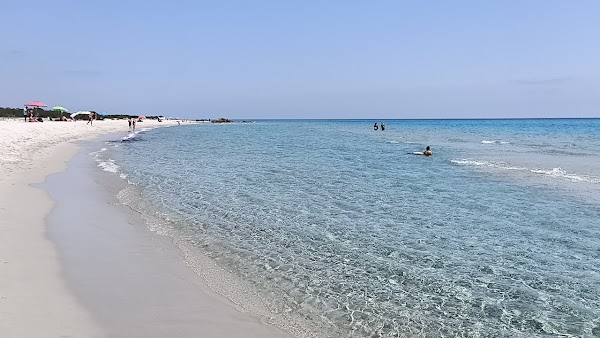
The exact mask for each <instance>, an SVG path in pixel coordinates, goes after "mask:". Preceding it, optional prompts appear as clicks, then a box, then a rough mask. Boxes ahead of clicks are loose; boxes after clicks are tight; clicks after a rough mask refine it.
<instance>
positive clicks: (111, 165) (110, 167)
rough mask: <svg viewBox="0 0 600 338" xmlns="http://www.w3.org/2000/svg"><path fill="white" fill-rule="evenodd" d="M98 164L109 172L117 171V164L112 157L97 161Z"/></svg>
mask: <svg viewBox="0 0 600 338" xmlns="http://www.w3.org/2000/svg"><path fill="white" fill-rule="evenodd" d="M98 166H99V167H100V168H102V170H104V171H108V172H111V173H118V172H119V166H118V165H117V164H115V161H114V160H112V159H108V161H99V162H98Z"/></svg>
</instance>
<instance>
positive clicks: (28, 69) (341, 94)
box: [0, 0, 600, 119]
mask: <svg viewBox="0 0 600 338" xmlns="http://www.w3.org/2000/svg"><path fill="white" fill-rule="evenodd" d="M0 14H1V15H0V32H2V33H1V36H2V37H1V38H0V106H11V107H20V106H22V105H23V103H25V102H26V101H29V100H40V101H43V102H45V103H47V104H48V105H50V106H54V105H63V106H65V107H67V108H69V109H70V110H72V111H74V110H84V109H86V110H87V109H91V110H96V111H107V112H115V113H130V114H138V113H144V114H166V115H170V116H188V117H193V118H200V117H220V116H224V117H230V118H374V119H376V118H444V117H459V118H461V117H600V1H597V0H589V1H586V0H577V1H566V0H560V1H558V0H557V1H552V0H538V1H527V0H521V1H516V0H515V1H510V0H506V1H480V0H477V1H460V0H457V1H416V0H415V1H333V0H330V1H325V0H324V1H308V0H305V1H295V0H282V1H251V0H247V1H177V0H174V1H152V0H150V1H128V0H119V1H113V0H105V1H80V0H77V1H67V0H55V1H46V0H44V1H42V0H39V1H27V0H3V1H1V2H0Z"/></svg>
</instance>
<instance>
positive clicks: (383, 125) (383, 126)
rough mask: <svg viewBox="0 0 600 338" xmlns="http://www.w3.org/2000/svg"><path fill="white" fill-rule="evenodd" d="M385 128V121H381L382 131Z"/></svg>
mask: <svg viewBox="0 0 600 338" xmlns="http://www.w3.org/2000/svg"><path fill="white" fill-rule="evenodd" d="M384 130H385V124H383V122H381V131H384Z"/></svg>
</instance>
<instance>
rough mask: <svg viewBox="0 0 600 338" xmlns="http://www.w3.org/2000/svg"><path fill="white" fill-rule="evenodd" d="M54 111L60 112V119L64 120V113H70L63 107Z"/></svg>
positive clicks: (55, 108)
mask: <svg viewBox="0 0 600 338" xmlns="http://www.w3.org/2000/svg"><path fill="white" fill-rule="evenodd" d="M52 110H54V111H58V112H60V118H61V119H62V114H63V113H68V112H69V110H68V109H67V108H65V107H63V106H56V107H52Z"/></svg>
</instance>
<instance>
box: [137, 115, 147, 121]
mask: <svg viewBox="0 0 600 338" xmlns="http://www.w3.org/2000/svg"><path fill="white" fill-rule="evenodd" d="M145 118H146V116H144V115H140V116H139V117H138V119H140V120H142V119H145Z"/></svg>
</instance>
